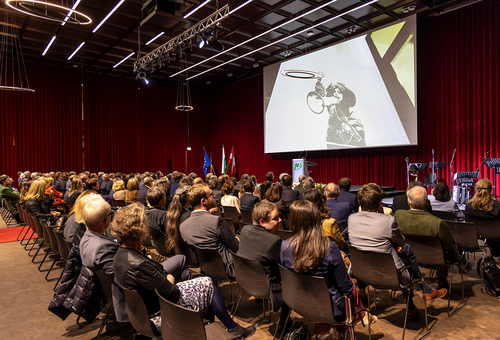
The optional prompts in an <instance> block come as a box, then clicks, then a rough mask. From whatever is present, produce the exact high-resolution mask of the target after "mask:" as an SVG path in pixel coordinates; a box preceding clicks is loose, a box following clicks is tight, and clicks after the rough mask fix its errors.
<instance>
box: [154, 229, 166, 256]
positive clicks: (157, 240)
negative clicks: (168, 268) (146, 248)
mask: <svg viewBox="0 0 500 340" xmlns="http://www.w3.org/2000/svg"><path fill="white" fill-rule="evenodd" d="M149 234H150V235H151V243H152V244H153V247H155V249H156V251H157V252H158V254H160V255H161V256H170V255H172V254H171V253H170V252H169V251H168V250H167V247H166V246H165V243H166V241H167V239H166V237H165V235H164V234H163V233H162V232H160V231H151V230H150V231H149Z"/></svg>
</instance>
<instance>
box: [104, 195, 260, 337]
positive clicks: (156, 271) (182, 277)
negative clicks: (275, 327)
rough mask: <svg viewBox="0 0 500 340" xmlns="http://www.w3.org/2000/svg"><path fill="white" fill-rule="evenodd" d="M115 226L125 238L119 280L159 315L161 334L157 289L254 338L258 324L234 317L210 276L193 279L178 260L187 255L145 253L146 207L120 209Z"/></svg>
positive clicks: (118, 257)
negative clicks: (160, 259)
mask: <svg viewBox="0 0 500 340" xmlns="http://www.w3.org/2000/svg"><path fill="white" fill-rule="evenodd" d="M111 229H112V233H113V235H114V236H115V237H117V238H118V239H120V240H122V241H123V245H122V246H121V247H120V248H119V249H118V251H117V253H116V255H115V259H114V262H113V271H114V279H115V283H116V284H117V285H118V286H119V287H120V288H122V289H124V288H125V289H129V290H133V291H136V292H138V293H139V294H140V295H141V297H142V299H143V300H144V302H145V304H146V307H147V309H148V313H149V315H156V316H155V317H154V318H153V319H151V321H152V323H153V324H154V325H155V326H156V330H157V332H158V335H160V334H161V326H160V325H161V315H159V311H160V304H159V301H158V297H157V295H156V292H155V290H157V291H158V293H159V294H160V295H161V296H162V297H164V298H165V299H167V300H168V301H170V302H173V303H178V304H180V305H181V306H183V307H187V308H189V309H192V310H194V311H197V312H199V313H200V315H201V316H204V315H206V314H207V312H208V315H207V316H208V317H209V318H211V316H210V315H212V313H213V314H215V315H216V316H217V317H218V318H219V320H220V321H221V322H222V323H223V324H224V326H226V328H227V329H228V332H229V333H230V334H231V335H233V336H240V337H250V336H251V335H253V333H255V329H256V327H255V326H251V327H248V328H243V327H241V326H239V325H238V324H236V323H235V322H234V321H233V320H232V319H231V317H230V316H229V314H228V312H227V310H226V308H225V304H224V300H223V299H222V296H221V295H220V293H219V291H218V289H217V287H216V286H215V285H214V283H213V282H212V280H211V279H210V278H209V277H200V278H196V279H192V280H191V276H192V274H191V272H190V270H189V269H188V268H186V267H185V266H179V264H183V263H182V261H178V260H177V258H179V259H183V260H184V259H185V257H184V256H183V255H177V256H174V257H172V258H171V259H169V260H167V261H165V262H163V263H162V264H160V263H157V262H155V261H153V260H151V259H149V258H148V257H147V256H145V255H144V254H142V252H141V248H142V241H143V240H144V238H145V237H146V236H147V235H148V223H147V219H146V216H145V214H144V206H142V205H141V204H139V203H136V204H133V205H132V206H130V207H128V208H127V209H121V210H119V211H118V212H117V213H116V215H115V218H114V220H113V222H112V224H111ZM172 262H174V263H172ZM173 264H176V265H173Z"/></svg>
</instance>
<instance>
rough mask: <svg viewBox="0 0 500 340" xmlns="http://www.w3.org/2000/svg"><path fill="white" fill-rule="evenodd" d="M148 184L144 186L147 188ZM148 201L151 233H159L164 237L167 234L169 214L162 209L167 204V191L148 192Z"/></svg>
mask: <svg viewBox="0 0 500 340" xmlns="http://www.w3.org/2000/svg"><path fill="white" fill-rule="evenodd" d="M146 185H147V183H146V184H145V185H144V187H146ZM146 199H147V201H148V203H149V207H148V208H147V209H146V217H147V219H148V225H149V231H159V232H161V233H162V234H163V235H166V233H167V212H166V211H165V210H163V209H162V207H163V205H164V204H165V191H164V190H163V188H160V187H153V188H151V189H149V190H148V195H147V198H146Z"/></svg>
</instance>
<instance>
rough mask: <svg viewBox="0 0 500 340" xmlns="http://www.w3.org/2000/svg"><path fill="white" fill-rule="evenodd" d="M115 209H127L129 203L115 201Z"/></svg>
mask: <svg viewBox="0 0 500 340" xmlns="http://www.w3.org/2000/svg"><path fill="white" fill-rule="evenodd" d="M114 206H115V207H126V206H127V203H126V202H125V200H115V205H114Z"/></svg>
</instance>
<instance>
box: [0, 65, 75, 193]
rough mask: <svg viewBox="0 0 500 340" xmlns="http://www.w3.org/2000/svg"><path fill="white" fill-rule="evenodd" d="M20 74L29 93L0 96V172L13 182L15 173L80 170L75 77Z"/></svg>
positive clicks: (57, 72)
mask: <svg viewBox="0 0 500 340" xmlns="http://www.w3.org/2000/svg"><path fill="white" fill-rule="evenodd" d="M26 69H27V73H28V79H29V82H30V85H31V86H30V87H31V88H32V89H35V93H30V92H11V91H0V126H1V129H2V133H1V137H0V138H1V145H0V150H1V155H2V156H1V157H0V169H1V170H0V172H1V173H6V174H8V175H9V176H11V177H12V178H14V179H17V177H15V176H16V173H17V171H19V170H22V171H25V170H29V171H53V170H54V169H57V170H62V171H70V170H76V171H81V169H82V133H81V128H82V124H81V122H82V120H81V91H80V77H81V73H80V72H78V71H68V70H63V69H58V68H53V67H44V66H40V65H33V64H27V65H26ZM16 183H17V181H16Z"/></svg>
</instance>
